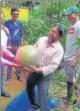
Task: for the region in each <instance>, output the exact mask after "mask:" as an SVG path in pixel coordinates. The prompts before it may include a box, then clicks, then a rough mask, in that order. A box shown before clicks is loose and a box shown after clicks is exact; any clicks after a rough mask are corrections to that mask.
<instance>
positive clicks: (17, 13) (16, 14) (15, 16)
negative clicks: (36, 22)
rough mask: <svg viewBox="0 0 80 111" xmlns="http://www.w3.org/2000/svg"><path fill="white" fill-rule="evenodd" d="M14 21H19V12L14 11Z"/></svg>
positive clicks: (12, 14)
mask: <svg viewBox="0 0 80 111" xmlns="http://www.w3.org/2000/svg"><path fill="white" fill-rule="evenodd" d="M11 16H12V19H13V20H17V18H18V16H19V11H13V12H12V13H11Z"/></svg>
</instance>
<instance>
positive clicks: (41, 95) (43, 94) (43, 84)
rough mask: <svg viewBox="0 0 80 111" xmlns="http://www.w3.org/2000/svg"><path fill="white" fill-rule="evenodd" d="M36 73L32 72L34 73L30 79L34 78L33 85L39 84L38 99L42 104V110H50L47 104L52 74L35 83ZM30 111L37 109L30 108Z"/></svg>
mask: <svg viewBox="0 0 80 111" xmlns="http://www.w3.org/2000/svg"><path fill="white" fill-rule="evenodd" d="M34 75H35V74H34V73H32V75H30V76H29V77H28V80H30V81H31V79H32V83H33V85H37V87H38V100H39V105H40V111H50V109H49V107H48V105H47V98H48V89H49V83H50V80H51V77H52V76H51V75H49V76H46V77H43V78H42V79H41V80H40V81H39V82H38V84H34V82H33V79H34V78H33V77H34ZM34 81H36V80H35V79H34ZM32 83H31V84H32ZM29 87H30V86H29ZM28 111H35V110H34V109H33V108H30V109H29V110H28Z"/></svg>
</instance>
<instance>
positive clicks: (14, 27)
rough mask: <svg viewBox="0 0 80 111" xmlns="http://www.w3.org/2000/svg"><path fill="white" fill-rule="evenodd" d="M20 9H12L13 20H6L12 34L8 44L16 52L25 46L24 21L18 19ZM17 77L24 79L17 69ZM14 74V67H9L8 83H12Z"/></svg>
mask: <svg viewBox="0 0 80 111" xmlns="http://www.w3.org/2000/svg"><path fill="white" fill-rule="evenodd" d="M18 16H19V10H18V9H17V8H15V7H14V8H12V9H11V17H12V19H11V20H8V21H6V22H5V24H4V25H5V26H6V27H7V28H8V29H9V32H10V35H11V45H10V46H8V48H9V50H10V51H11V52H12V53H13V54H16V51H17V49H18V48H19V47H20V46H23V30H22V23H21V21H19V20H18ZM15 74H16V76H17V79H18V80H20V81H22V79H21V76H20V71H18V70H16V72H15ZM11 75H12V67H8V70H7V83H8V84H9V83H10V80H11Z"/></svg>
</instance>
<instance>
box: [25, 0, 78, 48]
mask: <svg viewBox="0 0 80 111" xmlns="http://www.w3.org/2000/svg"><path fill="white" fill-rule="evenodd" d="M77 4H78V3H77V2H76V0H75V1H73V0H66V1H64V2H46V4H45V6H41V7H39V8H37V9H35V8H34V9H33V10H32V11H31V12H30V16H29V21H28V24H25V25H24V33H25V40H26V41H27V43H29V44H34V43H35V41H36V40H37V39H38V38H39V37H41V36H44V35H45V36H46V35H48V33H49V30H50V29H51V27H53V26H55V25H58V24H59V23H63V24H65V26H66V28H68V26H69V23H68V21H67V19H66V18H65V17H63V16H62V13H63V11H64V10H66V8H68V7H69V6H71V5H77ZM78 6H79V5H78ZM65 36H66V35H65ZM61 42H62V44H63V46H64V45H65V37H64V39H63V40H62V41H61Z"/></svg>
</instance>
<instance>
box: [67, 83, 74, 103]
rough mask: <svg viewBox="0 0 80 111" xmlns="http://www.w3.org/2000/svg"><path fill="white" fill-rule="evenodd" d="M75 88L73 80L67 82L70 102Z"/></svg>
mask: <svg viewBox="0 0 80 111" xmlns="http://www.w3.org/2000/svg"><path fill="white" fill-rule="evenodd" d="M73 90H74V84H73V83H71V82H67V101H68V103H69V102H70V100H71V97H72V95H73Z"/></svg>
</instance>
